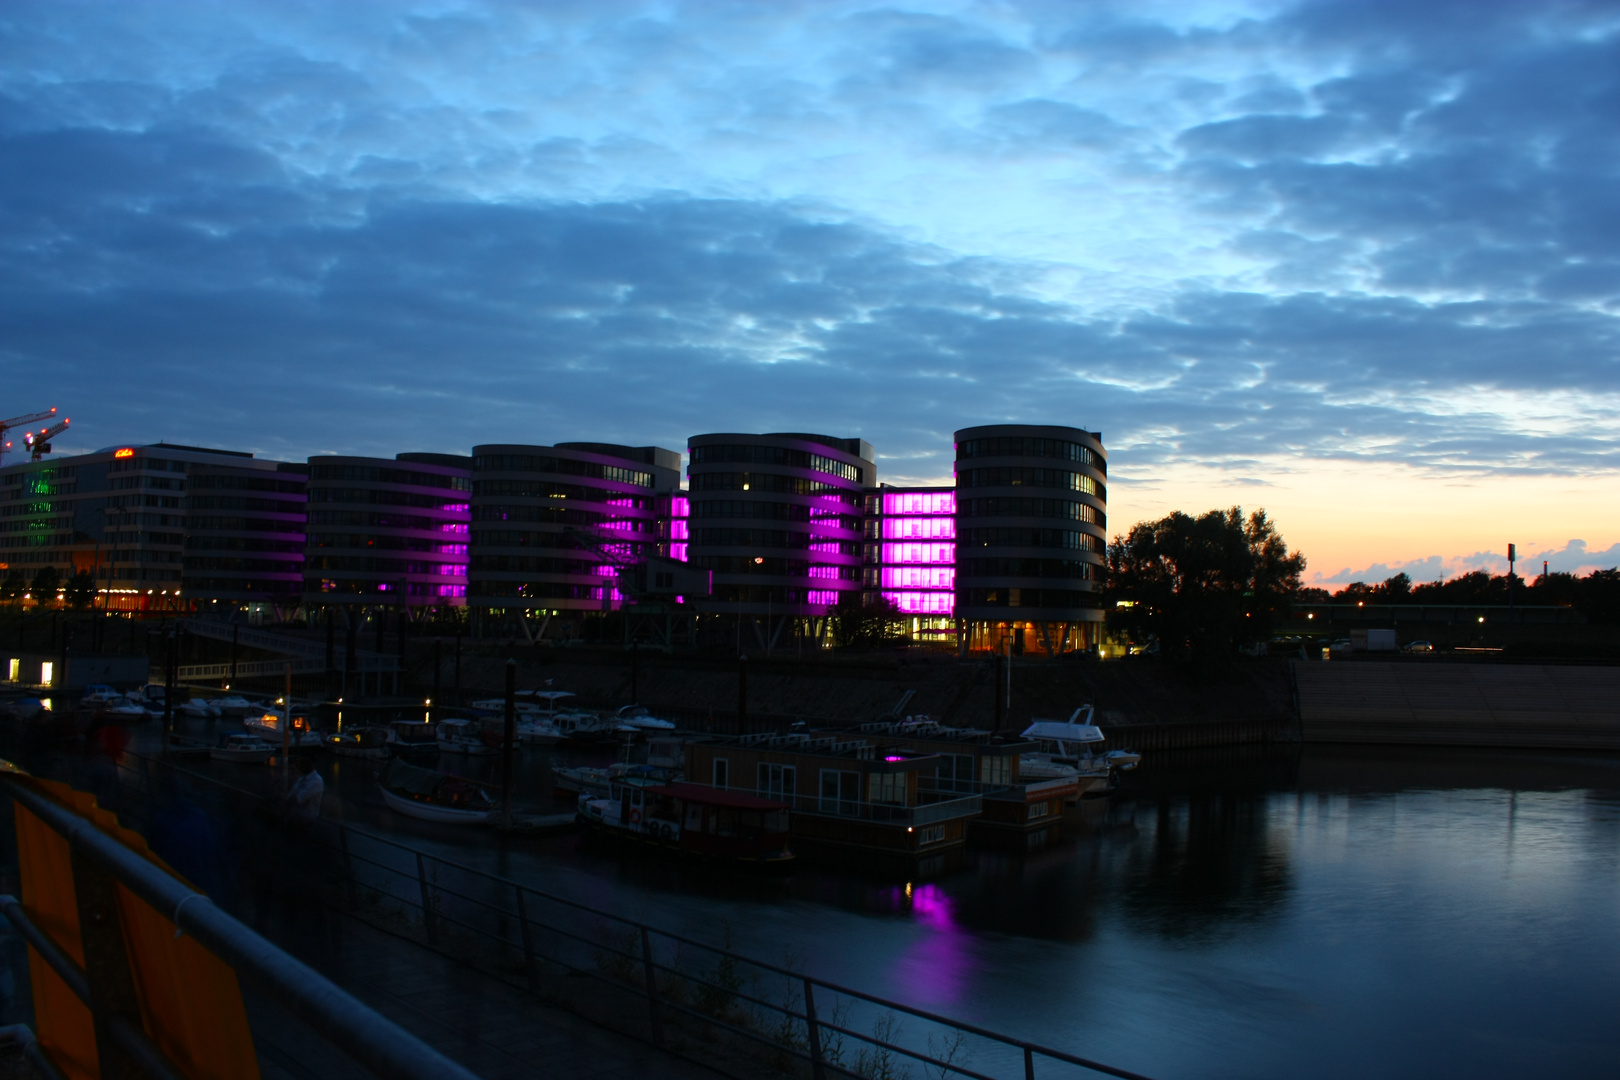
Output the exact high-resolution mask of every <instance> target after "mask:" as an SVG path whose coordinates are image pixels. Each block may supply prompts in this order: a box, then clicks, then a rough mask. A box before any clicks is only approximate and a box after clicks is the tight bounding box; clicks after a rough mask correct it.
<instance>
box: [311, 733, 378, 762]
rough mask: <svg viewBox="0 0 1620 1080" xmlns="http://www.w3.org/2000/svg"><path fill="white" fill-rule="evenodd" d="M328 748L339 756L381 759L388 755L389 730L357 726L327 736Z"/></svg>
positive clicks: (372, 759)
mask: <svg viewBox="0 0 1620 1080" xmlns="http://www.w3.org/2000/svg"><path fill="white" fill-rule="evenodd" d="M326 748H327V749H328V750H330V751H331V752H332V753H334V754H337V755H338V756H339V757H352V758H363V759H368V760H371V761H381V760H382V759H383V758H386V757H388V755H389V749H388V731H387V729H386V728H379V727H356V728H350V729H349V730H348V731H343V732H339V733H338V734H336V735H328V736H327V737H326Z"/></svg>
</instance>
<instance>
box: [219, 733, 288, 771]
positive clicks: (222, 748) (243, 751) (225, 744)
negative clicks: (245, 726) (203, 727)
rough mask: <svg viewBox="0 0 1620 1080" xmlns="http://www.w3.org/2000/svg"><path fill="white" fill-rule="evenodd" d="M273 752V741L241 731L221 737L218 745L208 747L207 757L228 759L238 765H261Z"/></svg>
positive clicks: (274, 749)
mask: <svg viewBox="0 0 1620 1080" xmlns="http://www.w3.org/2000/svg"><path fill="white" fill-rule="evenodd" d="M275 752H276V747H275V745H274V744H273V743H270V742H267V741H266V740H264V739H262V738H260V737H259V736H257V735H250V734H248V733H247V732H241V733H238V734H234V735H226V736H224V737H223V738H221V739H220V741H219V745H218V746H215V747H210V748H209V751H208V758H209V760H211V761H229V762H233V763H235V764H238V765H263V764H265V763H267V762H268V761H269V760H270V758H271V756H272V755H274V754H275Z"/></svg>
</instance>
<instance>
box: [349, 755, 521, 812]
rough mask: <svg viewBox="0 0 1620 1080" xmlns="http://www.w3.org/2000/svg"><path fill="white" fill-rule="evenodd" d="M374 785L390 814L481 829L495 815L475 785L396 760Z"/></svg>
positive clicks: (486, 796) (492, 802)
mask: <svg viewBox="0 0 1620 1080" xmlns="http://www.w3.org/2000/svg"><path fill="white" fill-rule="evenodd" d="M378 784H379V786H380V788H381V790H382V797H383V802H384V803H386V804H387V805H388V808H389V809H390V810H396V811H398V812H399V813H401V814H404V815H405V816H406V817H413V818H419V819H420V820H422V821H438V822H443V823H446V824H451V825H481V824H484V823H486V822H488V821H489V820H490V818H491V815H492V814H493V813H494V812H495V800H494V799H492V798H490V796H489V793H488V792H486V791H485V790H484V789H483V787H482V786H480V785H479V783H478V781H476V780H468V779H466V778H465V777H460V776H451V775H449V774H447V773H441V772H436V771H435V770H433V769H424V768H422V767H421V766H420V765H412V764H411V763H410V762H408V761H400V760H398V759H397V758H396V759H395V760H393V761H391V762H389V763H388V768H387V770H386V771H385V772H384V773H383V774H382V777H381V778H380V779H379V780H378Z"/></svg>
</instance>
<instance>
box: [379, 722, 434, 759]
mask: <svg viewBox="0 0 1620 1080" xmlns="http://www.w3.org/2000/svg"><path fill="white" fill-rule="evenodd" d="M388 749H390V750H392V751H393V752H394V754H395V756H402V755H403V756H409V755H413V754H424V755H427V754H437V753H438V752H439V739H438V733H437V732H435V731H434V730H433V725H432V724H430V723H428V722H427V721H426V720H395V721H394V722H393V723H391V724H389V725H388Z"/></svg>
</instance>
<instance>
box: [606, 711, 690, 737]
mask: <svg viewBox="0 0 1620 1080" xmlns="http://www.w3.org/2000/svg"><path fill="white" fill-rule="evenodd" d="M613 722H614V723H615V724H617V725H619V726H620V727H621V728H624V727H630V728H634V729H636V730H637V731H648V732H652V731H657V732H666V731H674V730H675V722H674V721H673V720H660V719H658V718H657V717H656V716H654V715H653V714H652V713H651V712H649V711H648V709H647V706H645V705H624V706H621V707H620V708H619V710H618V711H617V712H615V713H614V714H613Z"/></svg>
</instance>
